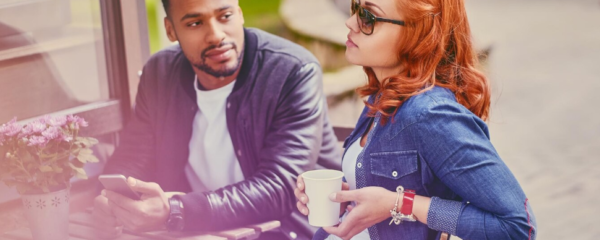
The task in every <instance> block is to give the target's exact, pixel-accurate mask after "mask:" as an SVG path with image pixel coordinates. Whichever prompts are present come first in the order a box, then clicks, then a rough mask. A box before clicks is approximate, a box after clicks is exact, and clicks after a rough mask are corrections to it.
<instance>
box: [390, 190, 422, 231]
mask: <svg viewBox="0 0 600 240" xmlns="http://www.w3.org/2000/svg"><path fill="white" fill-rule="evenodd" d="M396 193H398V195H396V203H394V209H392V210H390V214H391V215H392V220H391V221H390V225H392V223H395V224H396V225H400V223H402V221H409V222H415V221H417V219H415V217H414V215H413V214H412V206H413V202H414V199H415V191H413V190H406V191H404V187H402V186H398V187H397V188H396ZM401 193H403V194H404V196H403V197H402V199H403V200H402V209H401V210H400V212H398V200H400V194H401Z"/></svg>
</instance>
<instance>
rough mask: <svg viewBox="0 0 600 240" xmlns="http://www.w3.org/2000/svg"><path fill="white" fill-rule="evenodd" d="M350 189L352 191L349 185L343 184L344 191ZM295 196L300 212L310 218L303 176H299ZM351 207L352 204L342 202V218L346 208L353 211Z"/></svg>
mask: <svg viewBox="0 0 600 240" xmlns="http://www.w3.org/2000/svg"><path fill="white" fill-rule="evenodd" d="M348 189H350V186H349V185H348V183H345V182H343V183H342V191H347V190H348ZM294 195H296V198H297V199H298V202H297V203H296V207H297V208H298V211H300V212H301V213H302V214H304V215H306V216H308V207H306V204H307V203H308V196H306V193H304V179H303V178H302V176H298V180H297V181H296V189H294ZM351 207H352V205H350V202H342V203H341V204H340V216H341V215H342V214H344V212H345V211H346V208H348V210H351V209H352V208H351Z"/></svg>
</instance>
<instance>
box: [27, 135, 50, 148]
mask: <svg viewBox="0 0 600 240" xmlns="http://www.w3.org/2000/svg"><path fill="white" fill-rule="evenodd" d="M46 144H48V139H46V138H45V137H42V136H32V137H31V138H30V139H29V144H27V146H36V145H37V146H40V147H43V146H46Z"/></svg>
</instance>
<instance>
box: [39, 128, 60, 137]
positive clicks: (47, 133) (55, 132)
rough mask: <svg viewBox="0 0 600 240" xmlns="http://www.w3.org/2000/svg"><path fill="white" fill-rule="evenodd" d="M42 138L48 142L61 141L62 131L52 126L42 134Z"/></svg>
mask: <svg viewBox="0 0 600 240" xmlns="http://www.w3.org/2000/svg"><path fill="white" fill-rule="evenodd" d="M42 136H44V137H45V138H46V139H48V140H52V139H57V138H61V139H62V131H61V129H60V128H58V127H55V126H52V127H49V128H48V129H46V130H45V131H43V132H42Z"/></svg>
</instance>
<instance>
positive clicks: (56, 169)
mask: <svg viewBox="0 0 600 240" xmlns="http://www.w3.org/2000/svg"><path fill="white" fill-rule="evenodd" d="M52 170H53V171H54V172H55V173H62V172H63V169H62V168H61V167H59V166H56V165H52Z"/></svg>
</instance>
